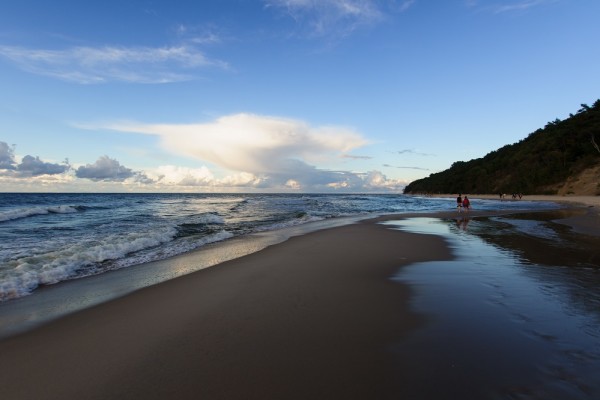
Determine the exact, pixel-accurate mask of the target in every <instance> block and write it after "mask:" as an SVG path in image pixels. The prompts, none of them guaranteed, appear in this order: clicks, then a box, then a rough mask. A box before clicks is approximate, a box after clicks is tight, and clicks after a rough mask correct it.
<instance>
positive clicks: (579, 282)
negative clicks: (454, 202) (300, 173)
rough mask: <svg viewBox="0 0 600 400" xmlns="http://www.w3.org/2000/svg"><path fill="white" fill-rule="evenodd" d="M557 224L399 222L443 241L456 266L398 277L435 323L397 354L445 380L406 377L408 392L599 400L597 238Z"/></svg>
mask: <svg viewBox="0 0 600 400" xmlns="http://www.w3.org/2000/svg"><path fill="white" fill-rule="evenodd" d="M558 217H560V215H559V216H558ZM556 218H557V214H556V213H539V214H538V213H536V214H519V215H512V216H496V217H475V218H471V219H466V218H465V219H463V218H460V219H451V220H442V219H435V218H415V219H411V220H403V221H396V222H394V223H393V225H396V226H398V227H399V228H400V229H402V230H409V231H416V232H421V233H434V234H438V235H442V236H444V237H445V238H446V239H447V240H448V242H449V244H450V246H451V247H452V248H453V249H454V253H455V255H456V257H457V258H456V260H454V261H444V262H429V263H420V264H415V265H413V266H409V267H407V268H404V269H403V270H401V271H400V272H399V273H398V275H397V277H396V279H398V280H399V281H402V282H406V283H409V284H411V286H412V287H414V288H415V297H414V301H413V307H414V309H415V311H417V312H419V313H421V314H425V315H427V316H429V317H430V319H429V323H428V324H427V325H426V326H425V327H424V328H423V329H421V330H420V331H419V332H417V333H416V334H415V335H413V336H412V337H411V338H409V339H408V340H405V341H402V342H400V343H398V345H397V347H396V351H397V353H398V355H399V357H402V359H403V360H404V361H406V360H407V358H408V359H413V358H414V361H415V364H416V365H417V366H421V367H422V368H423V369H429V370H430V371H432V373H434V374H436V376H435V378H436V379H438V378H439V375H443V378H442V379H441V380H440V381H439V382H440V385H441V386H439V387H437V388H430V387H428V385H427V382H424V381H419V380H418V379H419V376H421V375H420V374H419V373H418V372H423V371H420V370H418V371H407V370H401V371H399V374H400V375H401V377H402V378H403V379H407V380H409V381H410V379H415V380H413V381H412V382H413V383H412V384H411V387H409V388H407V393H409V394H410V393H412V394H415V395H417V394H419V395H423V394H429V395H432V396H433V395H435V396H436V398H443V399H445V398H448V399H450V398H478V399H498V398H500V399H504V398H506V399H512V398H524V399H545V398H557V399H563V398H565V399H566V398H568V399H597V398H600V381H599V380H598V379H597V376H598V371H600V259H599V258H598V257H599V256H598V251H599V249H600V238H598V237H592V236H586V235H581V234H576V233H574V232H573V231H572V230H571V229H569V228H567V227H565V226H564V225H561V224H557V223H555V222H552V221H553V220H555V219H556ZM467 226H468V229H467ZM431 349H435V354H434V355H431ZM428 354H429V357H428V358H427V360H424V359H423V357H424V355H425V356H427V355H428ZM417 368H420V367H417Z"/></svg>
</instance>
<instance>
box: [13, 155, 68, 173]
mask: <svg viewBox="0 0 600 400" xmlns="http://www.w3.org/2000/svg"><path fill="white" fill-rule="evenodd" d="M68 169H69V165H67V164H54V163H48V162H44V161H42V160H40V158H39V157H33V156H29V155H27V156H25V157H23V160H22V161H21V163H20V164H19V165H18V166H17V170H18V171H19V172H22V173H23V174H25V175H30V176H37V175H56V174H62V173H63V172H65V171H67V170H68Z"/></svg>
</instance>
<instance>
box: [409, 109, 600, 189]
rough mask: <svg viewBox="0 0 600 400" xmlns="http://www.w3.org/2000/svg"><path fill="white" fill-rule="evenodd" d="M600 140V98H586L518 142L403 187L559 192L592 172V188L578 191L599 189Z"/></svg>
mask: <svg viewBox="0 0 600 400" xmlns="http://www.w3.org/2000/svg"><path fill="white" fill-rule="evenodd" d="M599 146H600V100H597V101H596V102H595V103H594V105H593V106H592V107H589V106H588V105H586V104H582V105H581V109H580V110H579V111H578V112H577V114H575V115H573V114H571V115H570V116H569V118H567V119H565V120H564V121H561V120H559V119H556V120H554V121H552V122H549V123H548V124H547V125H546V126H545V127H544V128H543V129H538V130H537V131H535V132H533V133H531V134H530V135H529V136H528V137H527V138H525V139H523V140H521V141H520V142H518V143H514V144H510V145H506V146H504V147H502V148H500V149H498V150H495V151H492V152H491V153H489V154H487V155H486V156H485V157H483V158H478V159H474V160H471V161H466V162H465V161H457V162H455V163H454V164H452V166H451V167H450V168H449V169H447V170H445V171H442V172H438V173H435V174H431V175H429V177H427V178H423V179H419V180H416V181H414V182H412V183H410V184H409V185H408V186H406V188H405V189H404V193H473V194H486V193H523V194H557V192H558V191H559V189H560V188H563V187H566V183H568V182H576V181H578V180H579V179H580V177H583V176H587V177H588V178H589V177H590V176H591V179H592V180H594V181H595V182H594V183H593V184H594V188H593V193H576V194H594V195H600V180H599V179H598V173H600V148H599ZM590 171H592V172H593V173H592V174H590ZM588 186H589V185H588ZM588 191H589V190H588Z"/></svg>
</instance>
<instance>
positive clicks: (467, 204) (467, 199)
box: [457, 195, 471, 212]
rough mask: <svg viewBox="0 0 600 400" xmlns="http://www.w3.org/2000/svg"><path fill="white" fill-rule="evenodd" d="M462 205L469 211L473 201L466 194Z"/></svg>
mask: <svg viewBox="0 0 600 400" xmlns="http://www.w3.org/2000/svg"><path fill="white" fill-rule="evenodd" d="M457 201H458V199H457ZM462 206H463V208H464V209H465V211H467V212H469V208H471V202H470V201H469V198H468V197H467V196H466V195H465V198H464V200H463V201H462Z"/></svg>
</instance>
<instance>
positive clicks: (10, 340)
mask: <svg viewBox="0 0 600 400" xmlns="http://www.w3.org/2000/svg"><path fill="white" fill-rule="evenodd" d="M546 211H547V210H546ZM554 211H556V210H554ZM559 211H560V212H571V213H574V215H575V216H577V215H579V216H580V213H581V212H582V209H581V208H569V209H561V210H559ZM539 212H545V210H540V211H539ZM522 213H531V210H526V211H522V212H519V211H515V210H505V211H478V210H476V209H475V210H473V211H470V212H469V213H461V214H459V213H457V212H456V211H455V210H452V211H447V212H435V213H409V214H395V215H386V216H380V217H377V218H371V219H365V220H362V221H358V222H355V223H352V224H348V225H343V226H339V227H331V228H329V229H322V230H317V231H313V232H309V233H304V234H300V235H298V236H292V237H289V238H288V239H287V240H285V241H283V242H280V243H278V244H275V245H272V246H268V247H265V248H263V249H262V250H259V251H257V252H254V253H251V254H248V255H245V256H242V257H240V258H235V259H232V260H228V261H225V262H222V263H220V264H219V265H218V268H205V269H202V270H199V271H196V272H192V273H190V274H187V275H184V276H181V277H178V278H174V279H171V280H167V281H164V282H162V283H159V284H156V285H152V286H149V287H145V288H142V289H139V290H137V291H134V292H132V293H129V294H127V295H125V296H122V297H119V298H116V299H112V300H110V301H106V302H103V303H101V304H98V305H94V306H92V307H89V308H86V309H84V310H81V311H77V312H74V313H69V314H68V315H66V316H64V317H61V318H59V319H56V320H53V321H50V322H48V323H46V324H43V325H41V326H39V327H36V328H35V329H33V330H30V331H26V332H23V333H20V334H18V335H14V336H10V337H7V338H4V339H0V353H1V354H3V363H2V364H0V387H1V388H2V389H1V391H2V393H6V395H7V396H8V397H11V398H36V397H43V398H48V399H53V398H57V399H58V398H74V397H85V398H90V399H95V398H98V399H101V398H118V397H129V398H147V399H152V398H165V397H167V396H176V397H178V398H183V399H185V398H190V399H191V398H201V397H204V398H211V399H212V398H225V399H237V398H240V399H242V398H243V399H254V398H256V399H258V398H287V399H296V398H297V399H306V398H319V397H323V396H325V397H329V398H336V397H339V398H341V397H343V398H349V399H353V398H356V399H363V398H381V399H386V398H396V397H397V396H398V394H399V393H402V390H403V387H402V383H401V382H399V381H398V380H397V379H395V378H396V375H395V371H396V367H397V362H398V360H397V358H395V356H394V354H393V351H390V348H391V347H393V346H394V343H398V341H401V340H403V338H405V337H407V336H410V335H414V334H415V332H418V330H419V328H420V327H422V326H423V325H424V324H426V323H427V317H426V316H424V315H420V314H417V313H415V311H413V310H412V309H411V307H410V304H411V298H412V292H413V290H414V288H413V287H412V286H411V285H410V284H406V283H399V282H397V281H393V280H392V279H391V278H392V277H393V276H394V275H396V274H397V273H398V271H399V270H400V269H401V268H403V267H405V266H409V265H411V266H414V265H415V264H419V263H424V262H430V261H450V260H453V259H454V257H455V255H453V251H452V249H451V248H450V247H449V244H448V243H447V242H446V241H445V239H444V238H443V237H442V236H439V235H435V234H423V233H411V232H407V231H403V230H394V229H390V228H388V227H386V226H385V225H383V224H381V222H384V221H393V220H404V219H406V220H410V219H414V218H436V219H442V220H444V219H464V218H477V217H493V216H499V215H503V216H510V215H515V214H522ZM568 221H569V223H571V224H573V223H574V224H575V225H577V223H578V221H579V220H575V221H573V220H568ZM557 222H559V223H564V221H563V222H560V221H557ZM595 233H596V235H598V226H596V231H595ZM166 262H167V263H168V262H173V260H167V261H166ZM405 367H407V366H405ZM231 382H235V385H232V384H231Z"/></svg>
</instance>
